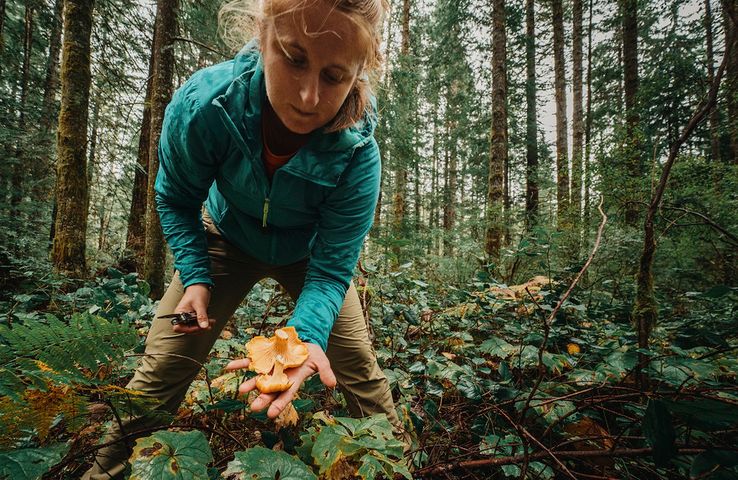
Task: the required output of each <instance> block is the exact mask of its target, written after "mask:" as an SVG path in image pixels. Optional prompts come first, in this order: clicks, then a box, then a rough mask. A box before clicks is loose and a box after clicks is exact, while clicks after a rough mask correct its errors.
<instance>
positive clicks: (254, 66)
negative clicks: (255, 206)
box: [213, 39, 377, 186]
mask: <svg viewBox="0 0 738 480" xmlns="http://www.w3.org/2000/svg"><path fill="white" fill-rule="evenodd" d="M232 73H233V81H232V83H231V84H230V85H229V86H228V89H227V90H226V92H225V93H224V94H223V95H220V96H218V97H216V98H215V99H214V100H213V105H215V106H216V107H219V108H222V109H223V110H224V111H225V113H226V114H227V118H224V121H225V122H226V127H227V130H228V131H229V133H230V134H231V135H232V136H233V137H234V140H235V141H236V143H237V144H238V145H239V147H241V149H242V150H244V153H246V154H249V155H250V156H251V157H252V158H258V157H260V156H261V148H262V140H261V112H262V106H263V104H264V101H265V99H266V85H265V83H264V70H263V63H262V58H261V52H260V51H259V44H258V41H257V40H256V39H254V40H252V41H251V42H249V43H248V44H246V45H245V46H244V47H243V48H242V49H241V51H239V52H238V54H236V57H235V58H234V59H233V71H232ZM376 112H377V109H376V100H375V98H374V97H373V96H372V97H371V109H370V110H369V111H367V112H366V113H365V114H364V117H363V118H362V119H361V120H360V121H358V122H357V123H356V124H354V125H353V126H351V127H349V128H345V129H343V130H339V131H337V132H330V133H325V132H323V131H320V130H316V131H315V132H313V133H312V134H311V137H310V139H309V140H308V142H307V144H306V145H305V146H304V147H303V148H302V149H300V151H299V152H298V153H297V154H296V155H295V156H294V157H293V158H292V159H291V160H290V162H289V163H288V164H287V165H285V166H284V167H283V168H285V169H287V170H290V171H291V172H292V173H296V174H298V175H300V176H302V177H304V178H306V179H308V180H311V181H314V182H316V183H319V184H321V185H328V186H332V185H335V184H336V183H337V182H338V179H339V177H340V175H341V173H343V171H344V170H345V169H346V167H347V165H348V163H349V162H350V160H351V158H352V157H353V154H354V150H356V149H357V148H359V147H361V146H363V145H366V144H367V143H369V142H370V141H371V140H372V138H373V134H374V129H375V128H376V125H377V113H376ZM229 123H230V125H229ZM253 147H256V150H257V151H254V148H253ZM327 153H330V155H326V154H327ZM257 156H258V157H257Z"/></svg>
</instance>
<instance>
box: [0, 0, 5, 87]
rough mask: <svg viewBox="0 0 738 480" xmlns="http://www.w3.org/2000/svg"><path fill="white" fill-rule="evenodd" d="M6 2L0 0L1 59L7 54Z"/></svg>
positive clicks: (1, 71)
mask: <svg viewBox="0 0 738 480" xmlns="http://www.w3.org/2000/svg"><path fill="white" fill-rule="evenodd" d="M4 29H5V0H0V58H2V56H3V54H4V53H5V31H4ZM2 63H3V62H0V78H2V76H3V65H2Z"/></svg>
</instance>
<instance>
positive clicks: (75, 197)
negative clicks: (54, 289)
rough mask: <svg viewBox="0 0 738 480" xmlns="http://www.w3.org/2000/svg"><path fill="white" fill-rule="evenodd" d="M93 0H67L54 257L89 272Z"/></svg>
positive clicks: (57, 264) (61, 265)
mask: <svg viewBox="0 0 738 480" xmlns="http://www.w3.org/2000/svg"><path fill="white" fill-rule="evenodd" d="M93 7H94V0H65V2H64V32H65V33H64V44H63V46H62V68H61V85H62V97H61V109H60V111H59V127H58V133H57V147H56V151H57V159H58V160H57V162H58V163H57V171H56V172H57V173H56V178H57V187H56V204H57V215H56V225H55V231H56V233H55V235H54V247H53V250H52V259H53V263H54V268H55V270H56V271H57V272H60V273H64V274H67V275H71V276H75V277H82V276H84V275H85V274H86V270H87V264H86V260H85V240H86V235H87V211H88V208H89V192H88V185H87V172H86V167H87V163H86V160H87V158H86V155H85V150H86V146H87V118H88V109H89V96H90V83H91V75H90V33H91V31H92V10H93Z"/></svg>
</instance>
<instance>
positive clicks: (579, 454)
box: [415, 447, 738, 478]
mask: <svg viewBox="0 0 738 480" xmlns="http://www.w3.org/2000/svg"><path fill="white" fill-rule="evenodd" d="M707 450H729V451H735V452H738V448H732V447H702V448H678V449H677V455H681V456H683V455H699V454H700V453H703V452H706V451H707ZM551 453H553V454H554V455H555V456H556V457H559V458H626V457H645V456H648V455H651V454H653V448H622V449H619V450H581V451H579V450H564V451H552V452H550V453H549V452H536V453H531V454H529V455H512V456H507V457H494V458H482V459H479V460H467V461H463V462H454V463H449V464H446V465H439V466H431V467H426V468H422V469H420V470H418V471H416V472H415V476H416V477H421V478H422V477H433V476H435V475H442V474H444V473H446V472H450V471H452V470H459V469H464V468H483V467H495V466H500V465H512V464H517V463H524V462H525V461H530V460H540V459H543V458H546V457H549V456H550V455H551Z"/></svg>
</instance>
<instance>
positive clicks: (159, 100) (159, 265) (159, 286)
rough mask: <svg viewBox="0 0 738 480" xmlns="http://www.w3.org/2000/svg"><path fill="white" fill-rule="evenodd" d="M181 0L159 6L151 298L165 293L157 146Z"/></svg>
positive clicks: (148, 270) (149, 219)
mask: <svg viewBox="0 0 738 480" xmlns="http://www.w3.org/2000/svg"><path fill="white" fill-rule="evenodd" d="M178 8H179V0H158V1H157V5H156V21H155V23H156V34H155V35H156V40H157V41H156V48H155V49H154V51H153V52H152V55H154V56H155V57H154V80H153V86H152V97H151V133H150V134H151V141H150V144H149V172H148V173H149V174H148V193H147V208H146V246H145V254H144V278H145V280H146V281H147V282H148V283H149V285H150V286H151V296H152V297H153V298H159V297H161V296H162V295H163V293H164V264H165V261H166V255H165V244H164V235H163V233H162V230H161V224H160V223H159V214H158V212H157V211H156V202H155V200H154V183H155V182H156V174H157V172H158V171H159V156H158V152H157V147H158V145H159V137H160V136H161V126H162V121H163V120H164V109H165V108H166V106H167V104H168V103H169V101H170V100H171V98H172V79H173V77H174V40H173V37H174V36H175V33H176V29H177V10H178Z"/></svg>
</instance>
